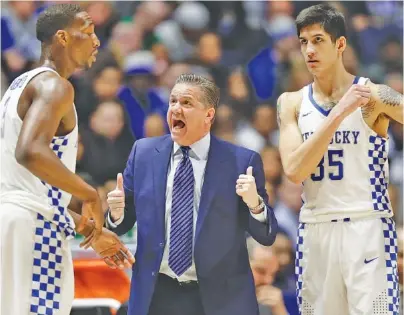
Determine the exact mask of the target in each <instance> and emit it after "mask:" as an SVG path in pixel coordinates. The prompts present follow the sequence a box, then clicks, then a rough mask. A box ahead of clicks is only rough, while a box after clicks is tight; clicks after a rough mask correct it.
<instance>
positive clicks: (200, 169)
mask: <svg viewBox="0 0 404 315" xmlns="http://www.w3.org/2000/svg"><path fill="white" fill-rule="evenodd" d="M209 147H210V133H208V134H207V135H206V136H204V137H203V138H202V139H200V140H199V141H197V142H195V143H194V144H192V145H190V148H191V149H190V150H189V158H190V160H191V163H192V168H193V172H194V177H195V187H194V226H193V233H194V236H195V230H196V220H197V218H198V212H199V202H200V200H201V192H202V186H203V180H204V177H205V169H206V162H207V160H208V153H209ZM181 159H182V151H181V149H180V146H179V145H178V144H177V143H175V142H174V145H173V151H172V153H171V159H170V165H169V168H168V175H167V188H166V213H165V228H166V237H165V247H164V254H163V259H162V261H161V265H160V273H164V274H166V275H168V276H170V277H172V278H175V279H178V281H180V282H183V281H197V276H196V269H195V260H194V258H192V265H191V267H189V268H188V270H186V271H185V272H184V273H183V274H182V275H181V276H180V277H178V276H177V275H176V274H175V273H174V272H173V271H172V270H171V268H170V267H169V265H168V256H169V248H170V229H171V203H172V192H173V183H174V175H175V170H176V169H177V166H178V164H179V163H180V162H181ZM228 185H233V186H234V187H235V185H236V183H228ZM234 189H235V188H234ZM234 193H235V192H234ZM251 215H252V216H253V218H255V219H256V220H258V221H260V222H265V220H266V217H267V215H266V209H264V211H263V212H261V213H259V214H254V213H251ZM122 221H123V216H122V217H121V218H120V219H119V220H117V221H116V222H114V223H113V222H112V221H111V218H110V216H109V215H108V219H107V222H108V225H109V226H110V227H112V228H114V227H116V226H117V225H119V224H120V223H121V222H122ZM194 244H195V237H194V239H193V245H192V248H194ZM192 256H193V255H192Z"/></svg>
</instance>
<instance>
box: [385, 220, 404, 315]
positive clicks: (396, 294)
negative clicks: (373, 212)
mask: <svg viewBox="0 0 404 315" xmlns="http://www.w3.org/2000/svg"><path fill="white" fill-rule="evenodd" d="M381 220H382V222H383V235H384V250H385V259H386V269H387V303H388V305H387V306H388V312H389V314H392V315H398V314H399V306H400V289H399V285H398V283H399V282H398V281H399V280H398V272H397V232H396V228H395V224H394V221H393V219H391V218H382V219H381Z"/></svg>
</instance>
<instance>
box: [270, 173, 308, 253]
mask: <svg viewBox="0 0 404 315" xmlns="http://www.w3.org/2000/svg"><path fill="white" fill-rule="evenodd" d="M301 195H302V186H301V185H297V184H294V183H292V182H291V181H290V180H289V179H287V177H286V176H285V175H284V176H283V177H282V182H281V184H280V186H279V187H278V196H279V199H278V202H277V203H276V205H275V214H276V218H277V220H278V223H279V227H280V228H281V229H283V230H284V231H285V232H286V234H287V235H288V237H289V239H290V240H292V242H293V248H295V246H296V240H297V228H298V226H299V213H300V208H301V206H302V199H301Z"/></svg>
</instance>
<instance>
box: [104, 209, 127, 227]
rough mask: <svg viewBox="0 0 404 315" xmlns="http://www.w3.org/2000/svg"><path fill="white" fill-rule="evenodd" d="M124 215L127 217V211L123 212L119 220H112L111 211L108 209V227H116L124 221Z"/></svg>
mask: <svg viewBox="0 0 404 315" xmlns="http://www.w3.org/2000/svg"><path fill="white" fill-rule="evenodd" d="M124 217H125V211H124V212H123V213H122V216H121V217H120V218H119V219H118V220H116V221H115V222H112V218H111V212H109V211H108V215H107V224H106V225H107V228H111V229H115V228H116V227H117V226H118V225H119V224H121V223H122V221H123V218H124Z"/></svg>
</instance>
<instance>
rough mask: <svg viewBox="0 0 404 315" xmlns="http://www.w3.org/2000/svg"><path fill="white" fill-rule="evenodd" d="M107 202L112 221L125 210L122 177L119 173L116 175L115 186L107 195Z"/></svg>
mask: <svg viewBox="0 0 404 315" xmlns="http://www.w3.org/2000/svg"><path fill="white" fill-rule="evenodd" d="M107 203H108V206H109V209H110V213H111V218H112V220H113V221H114V222H115V221H117V220H119V219H120V218H121V217H122V215H123V212H124V210H125V191H124V189H123V177H122V174H121V173H119V174H118V175H117V177H116V188H115V189H114V190H113V191H111V192H109V193H108V195H107Z"/></svg>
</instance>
